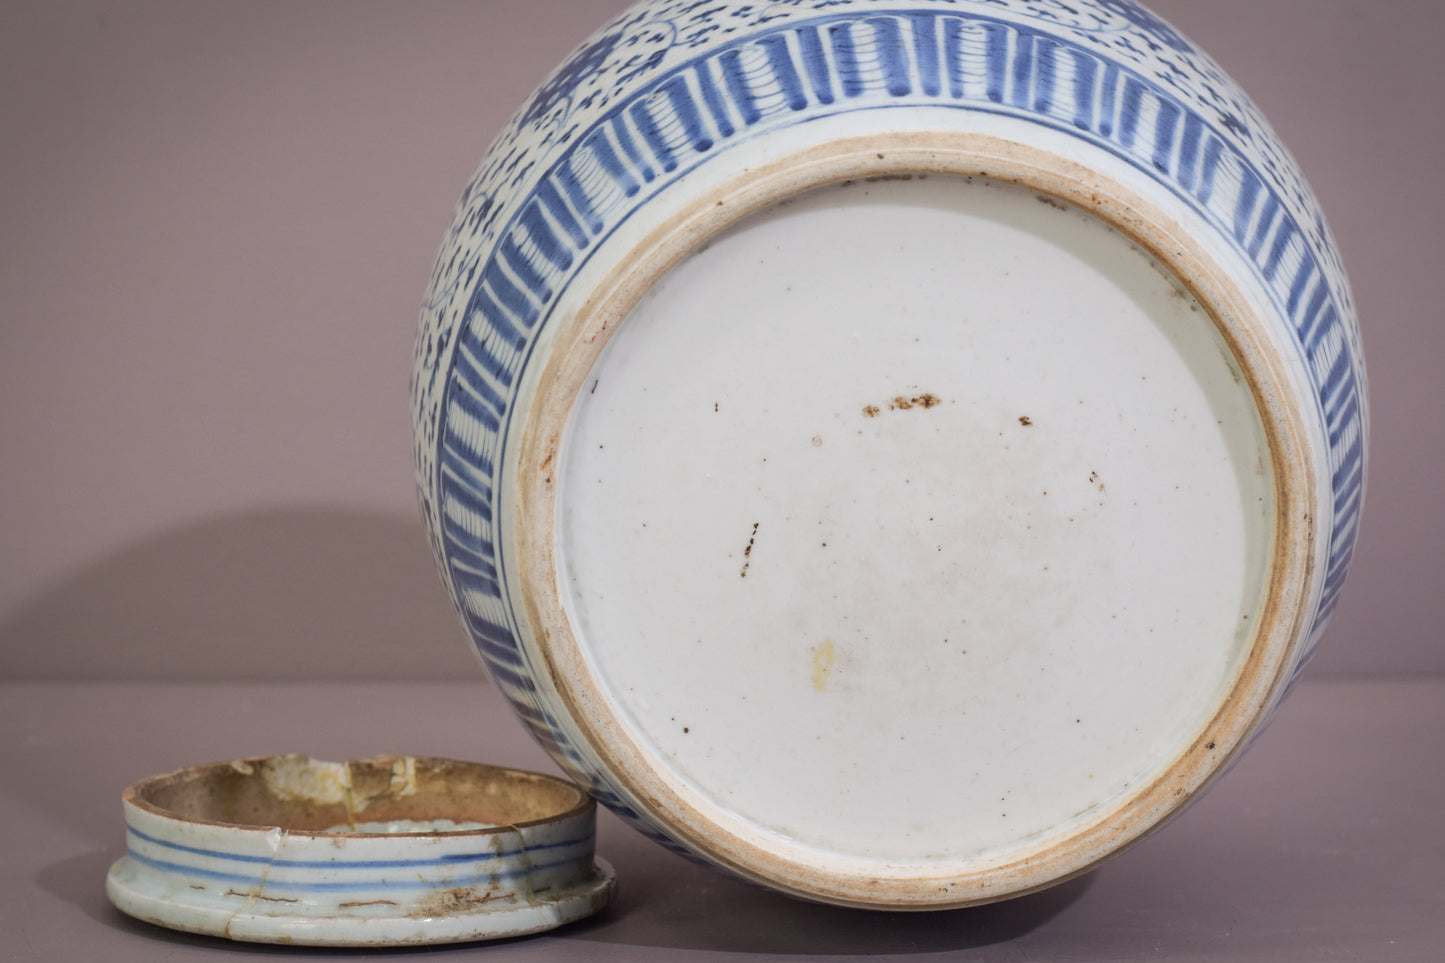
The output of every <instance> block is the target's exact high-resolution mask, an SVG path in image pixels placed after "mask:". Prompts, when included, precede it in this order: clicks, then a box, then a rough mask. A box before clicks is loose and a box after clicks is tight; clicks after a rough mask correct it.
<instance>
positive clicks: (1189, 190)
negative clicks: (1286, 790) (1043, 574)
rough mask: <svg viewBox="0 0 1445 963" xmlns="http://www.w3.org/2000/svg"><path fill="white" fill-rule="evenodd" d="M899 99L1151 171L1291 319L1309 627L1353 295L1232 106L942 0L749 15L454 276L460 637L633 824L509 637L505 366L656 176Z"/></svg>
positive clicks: (574, 157)
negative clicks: (941, 5) (1301, 438)
mask: <svg viewBox="0 0 1445 963" xmlns="http://www.w3.org/2000/svg"><path fill="white" fill-rule="evenodd" d="M1113 6H1114V7H1117V6H1118V4H1114V5H1113ZM1148 26H1149V25H1147V24H1144V25H1141V30H1143V31H1144V33H1149V32H1150V31H1149V30H1148V29H1145V28H1147V27H1148ZM970 58H972V63H970ZM970 66H972V68H974V69H973V70H969V69H967V68H968V67H970ZM562 75H563V76H565V75H566V70H565V68H564V70H563V72H562ZM559 95H560V88H559V91H558V92H554V98H553V99H556V97H557V96H559ZM896 106H909V107H915V106H934V107H937V106H943V107H949V108H954V109H962V110H972V111H977V112H980V113H987V114H997V115H1003V116H1009V117H1016V118H1022V119H1027V120H1029V121H1032V122H1035V123H1040V124H1043V125H1045V126H1047V127H1049V128H1051V129H1053V130H1056V131H1062V132H1064V133H1067V134H1070V135H1071V136H1075V137H1078V138H1079V139H1081V140H1083V141H1085V142H1087V143H1090V144H1091V145H1093V146H1095V147H1097V148H1101V149H1103V150H1106V151H1108V152H1109V153H1111V154H1112V155H1114V156H1115V157H1118V158H1120V159H1121V160H1123V161H1125V162H1127V163H1129V164H1130V165H1132V166H1133V167H1134V168H1135V169H1137V170H1139V171H1141V172H1143V173H1145V174H1146V175H1148V176H1149V177H1151V178H1152V179H1154V180H1155V181H1156V182H1158V183H1159V184H1161V185H1163V186H1164V187H1166V188H1168V189H1169V190H1170V191H1171V192H1172V193H1173V194H1174V195H1175V196H1176V197H1178V198H1179V199H1180V200H1182V201H1184V202H1185V203H1186V204H1188V205H1190V206H1191V207H1192V208H1193V209H1194V210H1195V211H1196V212H1198V213H1199V214H1200V215H1201V216H1203V217H1204V218H1205V219H1206V220H1208V221H1209V222H1210V223H1212V224H1213V225H1214V226H1215V228H1216V229H1217V230H1218V232H1219V234H1220V236H1221V237H1223V238H1224V239H1225V240H1226V241H1227V242H1228V243H1230V244H1231V245H1232V246H1233V247H1234V248H1235V250H1236V251H1238V252H1239V253H1240V254H1241V255H1243V256H1244V258H1245V259H1246V260H1247V261H1248V262H1249V263H1251V264H1252V265H1253V266H1254V269H1255V271H1256V274H1257V277H1258V278H1259V280H1260V281H1261V282H1262V283H1263V285H1264V287H1265V288H1266V289H1267V290H1268V291H1269V292H1270V294H1271V297H1272V298H1273V300H1274V302H1275V306H1276V308H1277V309H1279V311H1280V314H1281V316H1282V317H1284V318H1287V319H1288V320H1289V322H1290V324H1291V326H1292V328H1293V331H1294V333H1295V337H1296V347H1297V349H1298V351H1299V356H1300V359H1301V360H1302V361H1303V362H1304V364H1305V369H1306V370H1307V371H1308V372H1309V373H1310V375H1311V380H1312V382H1313V383H1314V386H1315V388H1316V403H1317V405H1318V411H1317V413H1318V415H1319V417H1320V419H1321V423H1322V424H1323V426H1324V430H1325V433H1326V436H1327V438H1328V440H1329V444H1330V458H1331V465H1330V467H1331V471H1332V479H1331V493H1332V496H1333V505H1334V507H1333V516H1332V529H1331V536H1330V549H1329V556H1328V560H1327V563H1326V571H1325V573H1324V588H1323V592H1322V595H1321V598H1320V600H1319V604H1318V608H1317V610H1316V612H1315V613H1314V619H1313V622H1314V625H1315V627H1316V630H1318V628H1319V627H1322V626H1323V624H1324V622H1325V621H1326V620H1327V619H1328V617H1329V615H1330V614H1331V613H1332V612H1333V610H1334V607H1335V605H1336V604H1337V601H1338V597H1339V592H1340V589H1341V587H1342V585H1343V581H1344V576H1345V572H1346V571H1347V569H1348V566H1349V561H1350V558H1351V555H1352V553H1353V547H1354V542H1355V533H1356V527H1357V521H1358V514H1359V508H1360V498H1361V494H1362V486H1363V479H1364V447H1363V446H1364V425H1363V396H1362V387H1363V386H1362V383H1361V375H1360V369H1359V362H1358V358H1357V357H1355V356H1354V355H1353V351H1352V345H1353V341H1352V338H1351V333H1350V331H1349V329H1348V325H1349V324H1350V319H1351V317H1352V313H1351V311H1350V309H1349V306H1348V303H1347V295H1346V294H1345V292H1344V291H1343V290H1342V284H1343V281H1342V279H1341V278H1340V277H1339V276H1338V274H1337V272H1336V271H1335V270H1334V265H1335V263H1336V262H1335V260H1334V259H1333V257H1332V255H1333V252H1332V251H1328V250H1323V249H1321V248H1319V246H1318V244H1319V241H1318V240H1317V238H1318V236H1319V234H1318V232H1317V231H1315V230H1310V229H1308V228H1307V227H1306V226H1302V225H1301V224H1300V223H1298V222H1297V221H1296V220H1295V218H1294V216H1293V215H1291V214H1290V212H1289V206H1290V205H1289V204H1288V203H1287V201H1286V199H1285V195H1284V193H1283V191H1284V189H1285V188H1284V186H1283V185H1284V181H1283V180H1281V177H1280V173H1279V171H1277V170H1274V169H1273V168H1272V166H1271V168H1270V169H1268V170H1261V168H1260V167H1259V166H1257V164H1256V163H1255V162H1254V161H1251V160H1250V159H1249V158H1248V157H1247V156H1246V155H1245V153H1244V151H1243V150H1242V149H1241V148H1240V147H1238V146H1237V144H1238V143H1239V133H1240V130H1241V129H1242V128H1241V127H1240V126H1239V123H1240V122H1239V121H1237V120H1236V119H1234V118H1228V119H1227V121H1226V123H1229V122H1230V121H1232V123H1230V130H1229V132H1225V131H1223V130H1221V129H1220V128H1219V127H1218V126H1216V125H1215V124H1213V123H1212V122H1210V121H1209V120H1208V119H1207V118H1205V117H1204V116H1203V115H1202V114H1201V113H1200V112H1199V111H1197V110H1195V109H1193V108H1192V107H1191V106H1190V105H1189V104H1188V103H1186V101H1185V99H1184V98H1182V97H1179V96H1176V95H1175V94H1173V93H1171V92H1170V91H1169V90H1167V89H1166V88H1165V86H1164V85H1163V84H1161V83H1157V82H1155V81H1154V80H1151V79H1150V78H1148V77H1146V76H1144V75H1143V74H1142V73H1140V72H1139V71H1137V70H1134V69H1132V68H1131V67H1129V66H1127V65H1126V64H1124V63H1123V62H1121V61H1119V60H1116V59H1114V58H1112V57H1110V56H1107V55H1106V54H1105V53H1104V52H1103V51H1102V50H1100V49H1096V48H1093V47H1090V46H1086V45H1085V44H1083V43H1080V42H1076V41H1074V40H1071V39H1068V38H1066V37H1063V36H1059V35H1057V34H1054V33H1050V32H1047V31H1045V30H1042V29H1036V28H1033V27H1027V26H1021V25H1019V24H1016V23H1012V22H1009V21H1006V20H1002V19H998V18H993V17H988V16H983V15H978V14H972V13H963V12H960V11H958V10H938V9H924V10H920V9H900V10H866V11H852V12H844V13H840V14H832V15H827V16H820V17H813V18H811V19H806V20H799V21H793V22H790V23H787V24H786V25H784V26H781V27H777V28H774V29H762V30H758V31H757V32H755V33H752V34H750V35H748V36H745V37H742V38H740V39H736V40H733V41H731V42H729V43H726V44H723V45H720V46H718V47H717V48H714V49H713V50H711V51H709V52H708V53H706V54H703V55H700V56H698V57H696V58H694V59H691V60H688V61H686V62H685V63H682V64H680V65H678V66H676V67H674V68H672V69H670V70H668V71H666V72H664V73H660V74H659V75H658V76H657V77H656V78H654V79H652V80H650V81H649V82H648V83H647V84H646V85H644V86H642V87H640V88H639V89H637V90H636V91H633V92H632V93H631V94H630V95H629V96H628V97H627V98H626V99H624V100H621V101H619V102H618V103H617V104H616V105H615V106H613V107H612V108H611V109H610V110H608V111H607V112H606V113H604V114H603V115H602V116H600V117H599V118H598V119H597V120H596V121H595V122H593V123H592V124H591V125H590V126H588V127H587V128H586V129H585V130H582V131H577V132H575V133H574V135H573V136H572V139H571V141H570V144H569V146H568V147H567V148H566V150H565V151H564V152H563V153H562V154H561V155H560V156H559V157H558V159H557V160H556V161H555V162H554V163H553V164H552V165H551V166H550V167H549V169H548V170H547V171H546V173H545V174H543V175H542V177H541V179H540V180H539V181H538V182H537V183H536V185H535V186H534V187H533V188H532V189H531V191H530V193H529V194H528V196H527V197H525V198H524V199H523V200H521V201H520V202H519V203H518V204H517V205H516V206H515V208H514V213H513V215H512V216H511V219H510V220H509V222H508V223H507V225H506V226H505V227H504V228H502V229H501V230H500V231H499V232H498V233H497V234H496V238H497V240H496V242H495V244H494V245H493V246H492V248H491V250H490V252H489V253H488V256H487V257H486V258H485V260H483V261H482V262H480V263H479V264H477V265H473V266H472V267H471V268H470V270H469V271H468V276H467V278H466V279H465V283H466V284H467V285H468V286H469V290H470V296H469V298H468V301H467V307H466V311H465V318H464V324H463V330H462V332H461V334H460V337H459V338H458V344H457V350H456V352H455V356H454V360H453V365H452V368H451V370H450V371H449V372H447V375H446V387H445V392H444V398H443V403H442V407H441V412H440V416H439V421H438V429H437V433H436V436H435V437H436V444H437V448H438V450H439V453H440V457H439V458H438V459H437V462H436V472H435V477H434V478H433V479H432V481H431V492H434V493H435V495H436V499H437V501H436V505H435V510H436V512H437V513H438V516H439V518H440V519H441V533H440V534H441V537H440V542H441V552H442V556H443V564H444V566H445V568H446V571H447V573H448V574H449V576H450V578H451V580H452V583H453V585H454V587H455V591H456V594H457V598H458V602H459V604H460V605H461V606H462V610H463V618H464V620H465V621H466V624H467V627H468V629H469V631H470V632H471V635H472V638H473V640H474V642H475V644H476V646H477V649H478V651H479V652H480V653H481V655H482V657H483V658H484V660H486V662H487V664H488V666H489V668H490V669H491V671H492V674H493V677H494V679H495V680H496V681H497V683H498V685H499V687H500V688H501V689H502V690H503V692H504V694H505V695H506V696H507V698H508V699H509V701H511V702H512V704H513V706H514V708H515V709H516V711H517V712H518V714H519V715H520V716H521V717H522V718H523V720H524V721H525V722H526V723H527V724H528V726H529V728H531V729H532V731H533V734H534V735H535V736H536V737H537V738H538V740H539V741H540V742H541V743H542V744H543V745H544V747H546V748H547V749H548V750H549V751H550V752H552V754H553V755H554V756H556V757H557V758H558V759H559V761H561V762H562V763H563V764H564V766H565V767H566V768H567V769H568V770H569V773H570V774H572V775H573V776H574V777H575V778H579V779H583V780H584V781H587V782H589V783H590V784H591V785H592V788H593V791H594V793H595V794H596V795H598V797H599V799H601V800H602V801H603V802H604V803H606V804H608V805H609V806H611V807H612V808H614V809H618V810H619V811H620V812H621V813H622V815H624V816H625V817H628V818H631V819H632V820H633V821H634V822H637V821H639V818H638V816H637V814H636V813H635V812H633V811H632V810H631V809H630V808H629V807H627V806H626V805H625V804H624V803H623V801H622V799H621V797H620V796H619V795H618V794H617V793H616V792H614V791H613V787H610V786H605V785H600V784H599V783H598V782H597V779H598V775H597V774H596V773H594V772H592V771H591V770H590V767H589V766H588V764H587V761H586V759H585V758H584V757H583V756H582V754H580V753H579V752H578V751H577V749H576V747H573V746H571V745H570V744H568V743H567V741H566V738H565V736H564V735H563V734H562V730H561V728H560V727H559V726H558V725H557V724H556V722H555V720H554V719H552V718H551V717H550V716H549V714H548V713H547V711H546V710H545V708H544V707H543V706H542V704H541V701H540V700H539V698H538V696H537V691H536V689H535V687H534V685H533V684H532V682H531V679H530V677H529V667H528V666H527V664H526V655H525V653H524V652H522V651H521V650H520V649H519V647H518V646H517V644H516V642H515V637H516V627H517V622H516V617H515V613H514V610H513V605H512V602H511V600H510V599H508V598H507V597H506V593H505V589H504V586H505V585H506V577H505V564H506V559H505V558H504V557H503V556H502V555H501V553H500V551H499V549H498V546H497V544H496V540H495V537H494V535H495V533H494V531H493V529H492V525H493V522H494V521H495V512H494V493H495V490H496V483H497V480H498V478H499V477H500V474H501V457H502V452H503V451H504V450H505V446H506V438H507V433H508V431H509V430H510V428H511V414H512V408H511V404H512V402H513V401H514V399H515V394H516V386H517V381H518V379H519V377H520V372H521V370H522V369H523V367H524V366H525V364H526V363H527V360H528V359H529V358H530V356H531V353H532V351H533V350H534V349H535V346H536V343H537V335H538V333H539V332H540V331H541V329H542V328H543V327H544V326H545V325H546V324H547V323H548V321H549V319H550V312H551V310H552V308H553V307H554V306H555V304H556V303H557V300H558V298H559V296H560V294H561V293H562V292H563V291H564V290H565V289H566V287H567V285H568V284H569V283H570V282H571V280H572V278H574V277H575V276H576V274H577V272H578V270H580V268H581V267H582V265H584V264H585V263H587V261H588V259H589V258H590V257H591V255H592V253H594V252H595V251H596V249H597V247H598V246H599V245H601V244H602V243H603V242H604V241H605V240H606V239H607V238H608V237H610V236H611V235H612V234H613V232H615V231H616V230H617V229H618V228H619V227H620V226H621V225H623V224H625V223H626V222H627V221H628V219H629V218H630V217H631V216H632V215H633V214H634V213H635V212H636V211H637V210H638V209H639V208H640V207H641V205H642V204H643V203H645V202H646V200H647V199H648V198H650V197H651V196H653V195H655V194H656V193H658V192H659V191H660V190H662V189H664V188H665V186H666V185H667V184H670V183H672V182H673V181H675V180H676V179H677V178H679V177H682V176H685V175H686V174H687V173H688V172H690V171H692V170H694V169H696V168H697V167H698V166H700V165H702V164H705V163H708V162H710V161H711V160H713V159H715V158H717V157H719V156H721V155H722V154H723V153H725V151H726V150H727V148H729V147H730V146H732V145H734V144H736V143H739V142H741V141H742V140H745V139H746V138H748V137H750V136H754V135H756V134H761V133H763V132H765V131H775V130H779V129H783V128H786V127H791V126H795V125H797V124H800V123H807V122H810V121H814V120H819V119H822V118H824V117H828V116H834V115H836V114H838V113H841V112H845V111H850V110H856V109H873V108H878V107H896ZM1245 133H1246V134H1247V133H1248V132H1247V131H1245ZM1265 163H1266V164H1270V159H1269V158H1268V157H1267V156H1266V158H1265ZM1310 227H1314V226H1310ZM444 347H445V346H444V345H438V346H433V348H434V349H436V350H437V351H438V354H439V353H440V352H441V350H443V349H444ZM424 497H425V496H424ZM1312 634H1313V635H1314V636H1315V637H1317V635H1318V632H1317V631H1316V632H1314V633H1312Z"/></svg>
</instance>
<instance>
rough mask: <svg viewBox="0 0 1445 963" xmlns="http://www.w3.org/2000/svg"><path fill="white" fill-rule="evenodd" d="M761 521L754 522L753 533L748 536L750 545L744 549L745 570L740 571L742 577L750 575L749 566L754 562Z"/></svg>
mask: <svg viewBox="0 0 1445 963" xmlns="http://www.w3.org/2000/svg"><path fill="white" fill-rule="evenodd" d="M760 524H762V523H761V522H753V534H752V535H751V536H750V537H749V538H748V547H747V548H745V549H743V570H742V572H740V573H739V577H740V578H747V577H748V568H749V567H750V566H751V565H752V564H753V545H754V544H755V543H756V542H757V540H758V526H759V525H760Z"/></svg>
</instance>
